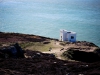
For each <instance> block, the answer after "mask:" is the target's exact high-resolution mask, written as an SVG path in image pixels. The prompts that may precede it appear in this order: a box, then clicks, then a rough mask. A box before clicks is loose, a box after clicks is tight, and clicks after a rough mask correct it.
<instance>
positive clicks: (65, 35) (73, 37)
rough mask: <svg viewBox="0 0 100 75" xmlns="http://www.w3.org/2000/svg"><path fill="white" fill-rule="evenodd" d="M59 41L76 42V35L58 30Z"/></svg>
mask: <svg viewBox="0 0 100 75" xmlns="http://www.w3.org/2000/svg"><path fill="white" fill-rule="evenodd" d="M60 41H69V42H76V33H75V32H67V31H66V30H60Z"/></svg>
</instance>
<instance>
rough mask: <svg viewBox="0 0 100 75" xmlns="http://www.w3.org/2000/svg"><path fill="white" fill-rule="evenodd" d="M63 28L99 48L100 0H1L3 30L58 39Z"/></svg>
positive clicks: (78, 38)
mask: <svg viewBox="0 0 100 75" xmlns="http://www.w3.org/2000/svg"><path fill="white" fill-rule="evenodd" d="M60 29H66V30H69V31H75V32H77V40H83V41H84V40H85V41H90V42H93V43H95V44H96V45H98V46H100V0H53V1H51V0H0V31H4V32H19V33H27V34H35V35H41V36H46V37H52V38H58V39H59V30H60Z"/></svg>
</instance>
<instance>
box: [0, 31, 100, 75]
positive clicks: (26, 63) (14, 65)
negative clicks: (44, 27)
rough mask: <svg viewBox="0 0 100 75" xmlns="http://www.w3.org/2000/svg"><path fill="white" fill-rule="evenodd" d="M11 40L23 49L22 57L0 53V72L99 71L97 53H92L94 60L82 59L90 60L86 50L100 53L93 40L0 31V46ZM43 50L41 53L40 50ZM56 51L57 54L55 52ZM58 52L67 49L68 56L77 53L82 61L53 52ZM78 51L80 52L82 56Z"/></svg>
mask: <svg viewBox="0 0 100 75" xmlns="http://www.w3.org/2000/svg"><path fill="white" fill-rule="evenodd" d="M15 43H18V44H19V46H20V47H21V48H22V49H23V50H24V51H25V53H24V55H25V57H24V58H20V57H18V58H12V57H10V58H2V57H0V74H1V75H97V74H98V75H99V74H100V60H99V57H96V58H97V59H98V60H96V61H92V62H91V61H90V62H87V61H85V60H87V59H86V58H88V57H89V59H91V60H92V58H94V57H95V56H91V54H90V56H88V54H87V52H94V53H96V54H97V55H98V56H99V55H100V54H99V52H100V49H99V47H98V46H96V45H95V44H93V43H90V42H86V41H77V42H76V43H70V42H60V41H58V39H53V38H46V37H43V36H37V35H29V34H20V33H4V32H0V50H1V49H2V48H6V47H8V46H11V45H12V44H15ZM50 47H52V50H51V51H48V49H49V48H50ZM61 49H62V50H61ZM70 49H71V51H70ZM44 51H45V53H43V52H44ZM56 51H57V53H58V54H56V53H55V52H56ZM66 51H67V52H66ZM79 51H81V52H79ZM53 52H54V53H55V54H54V53H53ZM60 52H61V53H62V54H63V52H64V54H65V56H68V55H66V53H67V54H68V53H69V54H70V55H72V57H75V58H77V57H81V59H84V61H82V60H81V59H80V60H77V59H75V58H72V59H74V61H69V60H62V59H58V58H57V55H60V54H59V53H60ZM82 52H83V53H82ZM84 52H86V53H84ZM75 53H76V54H75ZM81 53H82V54H83V56H82V54H81ZM73 54H74V55H73ZM70 55H69V56H70ZM86 56H87V57H86Z"/></svg>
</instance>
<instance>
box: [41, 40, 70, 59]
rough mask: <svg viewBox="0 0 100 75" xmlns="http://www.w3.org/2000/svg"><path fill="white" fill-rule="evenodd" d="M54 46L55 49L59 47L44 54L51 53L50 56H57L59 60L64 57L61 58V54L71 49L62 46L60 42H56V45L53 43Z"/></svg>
mask: <svg viewBox="0 0 100 75" xmlns="http://www.w3.org/2000/svg"><path fill="white" fill-rule="evenodd" d="M52 44H53V46H54V47H57V48H52V49H51V50H48V51H46V52H43V53H50V54H55V56H56V57H57V58H58V59H62V57H61V54H62V53H63V52H64V51H66V49H67V48H69V47H67V46H65V47H64V46H61V45H60V44H59V42H56V43H54V42H53V43H52Z"/></svg>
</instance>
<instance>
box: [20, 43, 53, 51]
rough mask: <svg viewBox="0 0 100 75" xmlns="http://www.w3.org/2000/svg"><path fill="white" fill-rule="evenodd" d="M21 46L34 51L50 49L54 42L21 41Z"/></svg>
mask: <svg viewBox="0 0 100 75" xmlns="http://www.w3.org/2000/svg"><path fill="white" fill-rule="evenodd" d="M20 46H21V47H22V48H23V49H29V50H34V51H48V50H49V48H50V47H52V44H51V43H49V44H43V42H25V43H21V44H20Z"/></svg>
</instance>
